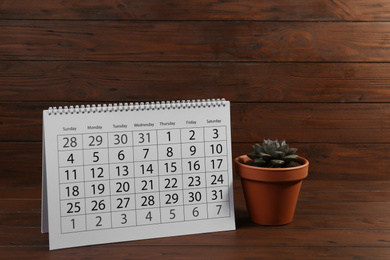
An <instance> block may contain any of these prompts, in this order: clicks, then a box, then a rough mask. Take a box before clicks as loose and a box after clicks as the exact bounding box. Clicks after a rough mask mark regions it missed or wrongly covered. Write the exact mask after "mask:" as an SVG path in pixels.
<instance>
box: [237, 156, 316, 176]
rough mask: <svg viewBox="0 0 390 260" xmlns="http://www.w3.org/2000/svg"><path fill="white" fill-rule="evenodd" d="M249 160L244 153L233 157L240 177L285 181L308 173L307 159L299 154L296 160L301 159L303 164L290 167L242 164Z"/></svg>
mask: <svg viewBox="0 0 390 260" xmlns="http://www.w3.org/2000/svg"><path fill="white" fill-rule="evenodd" d="M249 160H251V159H250V158H249V157H248V156H246V155H241V156H239V157H237V158H235V159H234V162H235V164H236V174H238V175H239V176H240V177H241V178H245V179H249V180H254V181H263V182H285V181H298V180H302V179H304V178H306V177H307V175H308V168H309V161H308V160H307V159H306V158H304V157H301V156H299V157H298V160H300V161H301V162H302V161H303V164H302V165H300V166H296V167H290V168H266V167H257V166H251V165H246V164H244V162H247V161H249Z"/></svg>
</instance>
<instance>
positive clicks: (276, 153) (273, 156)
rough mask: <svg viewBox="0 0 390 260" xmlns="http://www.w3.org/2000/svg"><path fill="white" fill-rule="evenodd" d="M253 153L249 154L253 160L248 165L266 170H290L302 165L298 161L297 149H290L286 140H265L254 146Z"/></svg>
mask: <svg viewBox="0 0 390 260" xmlns="http://www.w3.org/2000/svg"><path fill="white" fill-rule="evenodd" d="M253 150H254V151H253V152H252V153H250V154H247V156H248V157H249V158H251V159H252V160H251V161H249V162H248V163H247V164H248V165H252V166H258V167H266V168H288V167H295V166H299V165H301V164H300V163H298V162H297V161H296V159H297V158H298V155H296V154H295V153H296V151H297V150H298V149H296V148H290V147H289V146H288V144H287V143H286V141H285V140H283V141H278V140H275V141H272V140H270V139H268V140H264V141H263V143H262V144H260V143H256V144H254V145H253Z"/></svg>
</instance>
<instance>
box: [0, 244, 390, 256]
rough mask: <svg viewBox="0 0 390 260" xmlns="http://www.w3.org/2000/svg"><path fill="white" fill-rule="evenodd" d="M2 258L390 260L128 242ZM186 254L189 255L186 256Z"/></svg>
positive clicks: (326, 251) (32, 249) (314, 251)
mask: <svg viewBox="0 0 390 260" xmlns="http://www.w3.org/2000/svg"><path fill="white" fill-rule="evenodd" d="M0 252H1V253H2V254H3V255H7V256H8V255H12V256H14V257H15V258H18V259H19V258H20V259H42V260H44V259H53V258H54V259H58V260H68V259H71V258H73V257H74V256H75V255H76V256H77V257H79V258H93V259H104V260H105V259H107V258H112V256H113V252H115V257H117V258H119V259H126V258H129V256H140V257H139V258H140V259H179V260H182V259H208V258H210V256H212V258H213V259H222V260H226V259H243V258H248V259H251V258H261V259H264V260H273V259H275V256H277V257H278V258H279V257H280V259H302V260H306V259H307V260H316V259H332V260H345V259H367V258H368V259H370V258H371V259H378V260H387V259H389V258H390V250H389V249H388V248H385V247H348V246H343V247H335V246H331V245H330V246H313V247H304V248H303V247H294V246H289V245H288V244H287V245H283V246H262V245H256V246H249V245H241V246H229V247H227V246H224V245H219V246H215V245H213V246H202V247H197V246H180V247H173V246H147V245H146V246H139V245H135V246H134V245H133V244H132V243H131V242H128V243H119V244H109V245H103V246H90V247H83V248H72V249H66V250H57V251H49V250H48V246H47V245H41V246H23V247H18V248H17V249H15V247H12V246H4V247H1V248H0ZM189 252H191V254H190V255H189Z"/></svg>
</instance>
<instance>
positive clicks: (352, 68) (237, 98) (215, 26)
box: [0, 0, 390, 226]
mask: <svg viewBox="0 0 390 260" xmlns="http://www.w3.org/2000/svg"><path fill="white" fill-rule="evenodd" d="M200 98H226V99H227V100H230V101H231V102H232V106H231V108H232V111H231V116H232V139H233V155H234V156H237V155H240V154H243V153H246V152H248V151H249V150H250V149H251V144H252V143H253V142H255V141H261V140H262V139H263V138H271V139H275V138H278V139H287V141H288V142H289V143H291V145H292V146H295V147H297V148H299V152H300V154H301V155H303V156H305V157H307V158H308V159H309V161H310V163H311V165H310V176H309V177H308V179H309V180H312V181H315V182H317V181H318V182H322V183H325V185H326V183H327V182H328V181H329V180H335V181H344V180H353V181H390V152H389V151H390V1H388V0H343V1H341V0H312V1H305V0H295V1H289V0H275V1H268V0H230V1H219V0H205V1H198V0H186V1H178V0H168V1H164V0H145V1H131V0H105V1H97V0H84V1H80V0H41V1H33V0H2V1H0V174H1V179H2V180H4V181H2V182H0V195H1V197H2V198H3V199H1V197H0V200H1V201H2V202H1V203H2V205H8V206H7V207H11V208H10V210H12V211H13V212H19V213H12V214H14V217H17V216H20V214H26V210H27V211H29V209H31V210H32V211H33V209H34V210H35V208H39V205H38V204H39V203H40V201H39V199H40V189H39V188H37V187H40V182H41V157H42V154H41V152H42V150H41V145H42V143H41V141H42V110H43V109H46V108H48V107H49V106H63V105H76V104H82V103H104V102H111V103H114V102H137V101H138V102H139V101H157V100H177V99H200ZM26 173H28V176H29V178H28V179H26ZM340 187H343V188H344V189H345V188H347V186H346V185H344V186H340ZM318 188H319V189H320V188H321V186H318ZM335 188H337V187H335ZM18 189H23V192H24V193H23V196H31V199H32V200H31V201H29V200H25V197H22V195H20V193H19V191H18ZM386 194H387V193H386ZM21 198H23V199H21ZM11 202H12V203H11ZM13 205H14V206H13ZM35 206H36V207H35ZM26 208H27V209H26ZM19 209H20V210H19ZM27 213H29V212H27ZM18 214H19V215H18ZM12 217H13V216H10V215H7V221H8V222H7V223H14V222H12V220H10V219H11V218H12ZM29 217H30V218H35V222H36V223H37V226H39V217H40V214H39V212H35V211H34V212H33V213H31V214H30V216H29ZM20 219H21V218H19V221H20ZM2 220H3V221H4V218H3V219H2ZM15 225H23V223H19V222H18V223H17V224H16V223H15Z"/></svg>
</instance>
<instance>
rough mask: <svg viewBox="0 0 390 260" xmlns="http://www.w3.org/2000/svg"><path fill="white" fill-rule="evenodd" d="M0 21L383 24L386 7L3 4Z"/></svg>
mask: <svg viewBox="0 0 390 260" xmlns="http://www.w3.org/2000/svg"><path fill="white" fill-rule="evenodd" d="M0 18H2V19H76V20H96V19H98V20H289V21H301V20H304V21H383V20H389V19H390V3H389V2H388V1H380V2H378V1H376V2H373V1H369V0H344V1H329V0H313V1H310V2H307V1H304V0H296V1H288V0H278V1H264V0H262V1H258V0H257V1H256V0H241V1H239V0H232V1H217V0H209V1H199V0H188V1H184V2H183V1H178V0H170V1H158V0H148V1H115V0H107V1H93V0H86V1H83V2H82V3H80V2H79V1H76V0H68V1H60V0H55V1H48V0H44V1H27V2H26V1H23V0H3V1H2V2H1V5H0Z"/></svg>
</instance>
